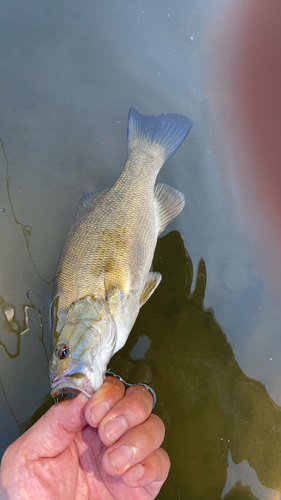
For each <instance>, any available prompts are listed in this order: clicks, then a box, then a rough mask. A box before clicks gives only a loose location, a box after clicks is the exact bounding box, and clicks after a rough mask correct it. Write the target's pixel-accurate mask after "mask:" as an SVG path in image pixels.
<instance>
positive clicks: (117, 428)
mask: <svg viewBox="0 0 281 500" xmlns="http://www.w3.org/2000/svg"><path fill="white" fill-rule="evenodd" d="M127 429H128V425H127V422H126V420H125V418H124V417H115V418H112V419H111V420H109V422H108V423H107V424H106V425H105V426H104V430H105V433H106V437H107V439H108V440H109V441H110V442H111V443H115V441H116V440H117V439H118V438H120V437H121V436H122V435H123V434H124V433H125V432H126V430H127Z"/></svg>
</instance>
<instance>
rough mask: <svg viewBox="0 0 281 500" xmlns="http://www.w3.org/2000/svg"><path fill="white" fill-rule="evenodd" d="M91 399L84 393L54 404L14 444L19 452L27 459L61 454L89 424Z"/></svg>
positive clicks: (31, 459)
mask: <svg viewBox="0 0 281 500" xmlns="http://www.w3.org/2000/svg"><path fill="white" fill-rule="evenodd" d="M87 401H88V398H87V397H86V396H85V395H84V394H82V393H80V394H79V395H78V396H77V397H75V398H73V399H67V400H65V401H62V402H61V403H59V404H56V405H53V406H52V407H51V408H50V409H49V410H48V411H47V412H46V413H45V415H43V416H42V417H41V418H40V419H39V420H38V421H37V422H36V423H35V424H34V425H33V426H32V427H31V428H30V429H28V431H26V432H25V433H24V434H23V435H22V436H21V437H20V438H19V439H17V441H15V443H13V445H12V447H13V446H15V445H17V446H19V449H18V451H19V452H20V456H23V457H24V459H25V461H27V460H28V461H35V460H38V459H40V458H42V457H44V458H51V457H55V456H57V455H58V454H59V453H61V452H62V451H63V450H65V449H66V448H67V447H68V446H69V445H70V444H71V442H72V441H73V440H74V438H75V436H76V434H77V432H79V431H81V430H82V429H83V428H84V427H85V426H86V425H87V421H86V418H85V406H86V404H87Z"/></svg>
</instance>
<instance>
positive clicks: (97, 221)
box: [49, 107, 193, 398]
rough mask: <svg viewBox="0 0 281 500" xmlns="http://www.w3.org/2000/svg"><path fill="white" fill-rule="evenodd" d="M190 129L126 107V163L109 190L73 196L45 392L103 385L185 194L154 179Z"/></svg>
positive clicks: (153, 283) (182, 119)
mask: <svg viewBox="0 0 281 500" xmlns="http://www.w3.org/2000/svg"><path fill="white" fill-rule="evenodd" d="M192 126H193V122H192V120H191V119H190V118H189V117H187V116H184V115H180V114H176V113H167V114H162V115H159V116H153V115H142V114H140V113H139V112H138V111H137V110H136V109H134V108H132V107H131V108H130V110H129V115H128V128H127V156H126V161H125V166H124V168H123V170H122V172H121V174H120V176H119V177H118V178H117V180H116V182H115V183H114V184H113V186H112V187H111V188H107V189H104V190H103V191H100V192H90V193H86V194H84V195H83V196H82V198H81V199H80V202H79V205H78V208H77V213H76V216H75V219H74V222H73V224H72V226H71V228H70V230H69V233H68V235H67V237H66V240H65V243H64V246H63V248H62V251H61V255H60V258H59V261H58V265H57V271H56V277H55V279H54V285H53V302H52V306H51V315H52V346H53V350H52V355H51V359H50V365H49V371H50V383H51V394H52V396H53V397H54V398H56V397H58V396H60V395H62V394H64V393H73V394H78V393H79V392H83V393H84V394H85V395H86V396H87V397H91V395H92V394H94V392H95V391H96V390H97V389H98V388H99V387H100V386H101V385H102V383H103V381H104V379H105V376H106V369H107V365H108V363H109V361H110V359H111V357H112V356H113V355H114V354H115V353H116V352H117V351H119V350H120V349H121V348H122V347H123V346H124V344H125V342H126V340H127V338H128V336H129V333H130V331H131V330H132V327H133V325H134V323H135V321H136V318H137V316H138V313H139V310H140V308H141V307H142V306H143V304H145V302H146V301H147V300H148V299H149V298H150V296H151V295H152V293H153V292H154V291H155V289H156V288H157V286H158V285H159V283H160V281H161V274H160V273H158V272H157V271H154V270H153V271H152V270H151V265H152V260H153V255H154V250H155V247H156V242H157V238H158V236H159V234H160V233H161V232H162V231H163V230H164V229H165V227H166V226H167V225H168V224H169V222H170V221H171V220H172V219H173V218H174V217H176V216H177V215H178V214H179V213H180V212H181V210H182V209H183V207H184V204H185V198H184V195H183V194H182V193H181V192H180V191H178V190H176V189H174V188H172V187H170V186H168V185H166V184H157V185H156V186H155V182H156V177H157V174H158V172H159V170H160V169H161V167H162V166H163V165H164V163H165V162H166V161H167V160H168V159H169V158H170V157H171V156H172V155H173V154H174V153H175V151H176V150H177V149H178V147H179V146H180V145H181V144H182V142H183V141H184V140H185V138H186V137H187V135H188V134H189V132H190V130H191V128H192Z"/></svg>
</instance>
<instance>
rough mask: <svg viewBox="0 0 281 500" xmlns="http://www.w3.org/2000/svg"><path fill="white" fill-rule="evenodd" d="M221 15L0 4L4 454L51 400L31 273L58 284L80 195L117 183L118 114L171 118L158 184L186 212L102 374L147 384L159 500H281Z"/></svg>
mask: <svg viewBox="0 0 281 500" xmlns="http://www.w3.org/2000/svg"><path fill="white" fill-rule="evenodd" d="M222 4H223V2H221V1H220V0H210V2H208V5H206V2H203V1H201V0H200V1H198V0H196V1H195V0H189V1H184V0H176V1H174V2H173V3H172V4H171V3H168V2H166V0H163V1H160V0H156V1H152V0H151V1H144V0H142V1H141V0H140V1H133V2H131V1H128V0H124V1H116V2H109V1H105V2H91V1H88V0H84V1H83V2H78V1H75V0H73V1H69V0H67V1H66V0H65V1H60V2H59V3H58V2H55V1H48V2H47V1H46V0H36V1H35V0H34V1H31V0H30V1H25V2H20V1H18V0H17V1H15V0H9V1H8V0H3V1H2V3H1V7H0V12H1V16H0V28H1V29H0V44H1V49H0V50H1V73H0V104H1V106H0V109H1V114H0V137H1V139H2V140H3V141H4V144H5V151H6V154H7V158H8V160H9V172H8V176H10V177H11V181H10V182H9V192H10V196H11V200H12V203H13V207H14V214H15V216H16V219H17V221H18V222H20V223H21V224H22V226H21V225H20V224H17V223H16V221H15V218H14V216H13V213H12V210H11V206H10V203H9V198H8V192H7V184H6V160H5V157H4V154H3V151H2V150H0V228H1V239H0V265H1V272H0V307H1V311H2V312H1V311H0V315H1V317H0V325H1V330H0V377H1V386H0V451H1V453H3V451H4V449H5V448H6V447H7V446H8V444H9V443H11V442H12V441H13V440H14V439H16V437H18V435H19V432H20V431H23V430H24V429H26V428H27V427H28V425H30V423H32V422H33V421H34V420H35V419H36V418H38V416H39V415H40V414H41V413H42V412H44V411H46V409H47V408H48V406H49V405H50V404H51V398H50V396H49V379H48V371H47V354H46V353H48V352H49V348H50V333H49V332H50V311H49V309H50V302H51V293H52V291H51V288H52V287H51V285H49V284H47V283H46V282H44V281H42V279H41V278H40V277H39V275H40V276H41V277H43V278H44V280H46V281H51V280H52V278H53V277H54V273H55V268H56V263H57V260H58V256H59V253H60V249H61V247H62V244H63V242H64V239H65V236H66V234H67V232H68V229H69V227H70V225H71V222H72V220H73V217H74V215H75V212H76V208H77V204H78V201H79V199H80V197H81V195H82V194H83V193H85V192H89V191H91V190H101V189H104V188H105V187H108V186H109V185H111V184H112V183H113V182H114V180H115V179H116V177H117V175H118V174H119V172H120V170H121V168H122V166H123V163H124V159H125V144H126V126H127V113H128V109H129V107H130V106H131V105H133V106H134V107H136V109H138V111H140V112H141V113H144V114H159V113H163V112H180V113H185V114H187V115H189V116H190V117H191V118H192V119H193V121H194V128H193V131H192V132H191V133H190V135H189V137H188V139H187V140H186V141H185V143H184V144H183V145H182V146H181V148H180V150H179V151H178V152H177V153H176V155H175V156H174V157H172V159H171V160H170V161H169V162H168V163H167V165H166V166H165V167H164V168H163V170H162V171H161V173H160V175H159V181H160V182H166V183H168V184H170V185H172V186H173V187H175V188H177V189H180V190H181V191H182V192H183V193H184V195H185V197H186V207H185V209H184V211H183V212H182V213H181V214H180V216H178V217H177V218H176V219H175V221H173V223H172V224H171V225H170V226H169V227H168V231H172V232H169V234H166V235H165V236H163V237H162V238H161V239H160V240H159V243H158V246H157V250H156V254H155V259H154V263H153V267H154V269H155V270H157V271H159V272H161V273H162V275H163V281H162V283H161V286H159V288H158V289H157V290H156V292H155V294H154V295H153V296H152V297H151V299H150V300H149V301H148V302H147V304H145V306H144V307H143V308H142V310H141V313H140V315H139V317H138V319H137V322H136V325H135V327H134V329H133V331H132V333H131V335H130V337H129V340H128V342H127V344H126V345H125V347H124V348H123V350H122V351H120V352H119V353H117V354H116V356H115V357H114V358H113V359H112V361H111V363H110V368H111V369H112V370H114V371H115V372H118V373H119V374H120V375H121V376H123V377H124V378H125V379H126V380H127V381H128V382H131V383H135V382H140V381H143V382H146V383H148V384H151V385H152V386H153V387H154V388H155V390H156V393H157V405H156V407H155V411H156V412H157V413H158V414H159V415H160V416H161V418H162V419H163V420H164V422H165V424H166V429H167V435H166V439H165V443H164V445H165V448H166V449H167V451H168V452H169V455H170V457H171V461H172V469H171V473H170V476H169V479H168V481H167V482H166V484H165V486H164V487H163V490H162V492H161V493H160V495H159V498H161V499H165V500H168V499H169V500H178V499H185V498H192V499H197V498H198V499H199V498H204V499H205V498H206V499H214V500H215V499H217V498H221V497H223V498H225V499H227V500H229V499H231V498H247V499H250V498H251V499H253V498H257V499H260V500H269V499H270V500H271V499H273V498H274V499H278V498H279V497H280V494H279V491H280V492H281V484H280V474H279V463H280V457H281V438H280V435H281V434H280V430H281V413H280V405H281V391H280V383H279V381H280V376H281V363H280V360H281V343H280V327H281V308H280V304H279V301H278V293H277V292H278V287H277V288H276V286H275V285H274V286H273V285H272V283H271V280H270V273H269V272H268V266H267V262H268V261H270V255H265V254H264V253H263V251H262V244H261V245H259V239H254V238H253V235H252V233H251V231H250V230H249V221H250V222H251V217H252V221H253V224H254V223H255V224H257V220H256V215H255V214H254V213H253V214H252V215H251V214H250V215H249V213H247V224H248V225H247V224H246V222H245V213H244V210H245V205H244V200H243V196H242V194H241V190H240V189H239V181H238V178H237V176H236V175H235V172H236V164H235V162H236V161H237V155H236V153H237V149H238V150H239V144H238V143H235V141H234V139H233V140H232V139H229V135H228V130H227V121H225V120H224V116H223V112H222V107H221V103H222V102H223V103H225V102H228V101H229V100H230V99H231V98H232V96H231V95H230V94H228V90H227V86H225V85H224V82H222V83H221V84H220V83H219V82H220V78H219V75H217V74H216V69H215V67H216V62H217V61H218V60H220V58H225V51H224V48H225V43H226V42H227V31H228V25H227V22H229V27H231V22H230V21H227V20H226V18H225V17H224V15H223V14H222ZM218 41H219V42H220V43H218ZM168 231H167V232H168ZM180 235H182V237H183V239H182V237H181V236H180ZM258 238H260V241H261V242H262V234H260V235H259V236H258ZM27 243H28V247H27ZM259 247H261V248H259ZM28 248H29V250H30V255H31V256H32V259H33V260H34V263H35V265H36V269H37V271H36V269H35V268H34V265H33V263H32V260H31V258H30V255H29V253H28ZM185 248H186V250H187V252H188V253H186V251H185ZM202 259H203V260H202ZM38 273H39V275H38ZM277 274H278V269H277V268H276V272H275V276H276V275H277ZM277 281H278V280H277Z"/></svg>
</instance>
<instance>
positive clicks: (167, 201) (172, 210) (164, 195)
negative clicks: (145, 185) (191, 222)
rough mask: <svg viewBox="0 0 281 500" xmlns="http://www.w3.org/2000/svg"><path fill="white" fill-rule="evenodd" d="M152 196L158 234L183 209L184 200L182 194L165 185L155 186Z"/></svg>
mask: <svg viewBox="0 0 281 500" xmlns="http://www.w3.org/2000/svg"><path fill="white" fill-rule="evenodd" d="M154 195H155V198H156V202H157V207H158V214H159V233H158V234H160V233H162V231H163V230H164V229H165V227H166V226H167V225H168V224H169V222H171V220H172V219H173V218H174V217H176V216H177V215H178V214H179V213H180V212H181V211H182V209H183V207H184V204H185V200H184V196H183V194H182V193H181V192H180V191H178V190H177V189H174V188H172V187H171V186H168V185H167V184H157V186H156V187H155V191H154Z"/></svg>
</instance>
